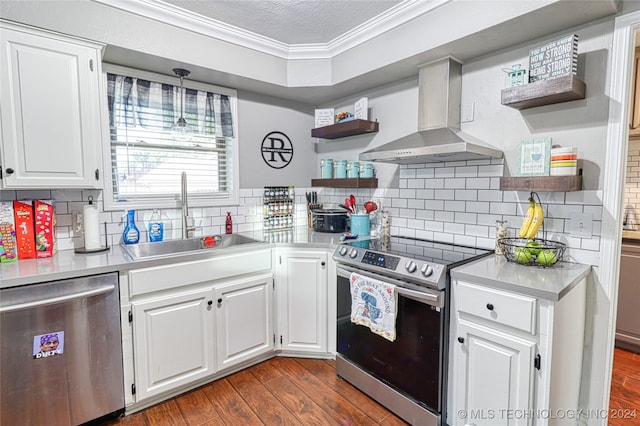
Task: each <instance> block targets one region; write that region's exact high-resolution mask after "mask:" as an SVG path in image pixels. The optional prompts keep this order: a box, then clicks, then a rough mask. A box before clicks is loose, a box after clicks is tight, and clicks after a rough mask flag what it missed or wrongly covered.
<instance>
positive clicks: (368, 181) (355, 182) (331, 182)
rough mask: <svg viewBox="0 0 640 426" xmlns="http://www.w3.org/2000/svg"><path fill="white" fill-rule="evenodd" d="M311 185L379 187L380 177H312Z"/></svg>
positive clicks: (326, 186)
mask: <svg viewBox="0 0 640 426" xmlns="http://www.w3.org/2000/svg"><path fill="white" fill-rule="evenodd" d="M311 186H322V187H325V188H377V187H378V178H345V179H311Z"/></svg>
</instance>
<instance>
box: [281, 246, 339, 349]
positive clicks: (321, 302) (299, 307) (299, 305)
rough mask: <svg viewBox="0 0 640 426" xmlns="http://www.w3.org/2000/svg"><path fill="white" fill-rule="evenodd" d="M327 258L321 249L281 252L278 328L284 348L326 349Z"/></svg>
mask: <svg viewBox="0 0 640 426" xmlns="http://www.w3.org/2000/svg"><path fill="white" fill-rule="evenodd" d="M327 259H328V254H327V253H326V252H321V251H308V252H300V251H297V252H282V254H281V255H280V256H279V258H278V260H279V262H280V265H279V270H280V274H279V277H278V279H279V283H278V290H279V293H280V294H279V306H278V312H279V314H280V316H279V318H280V322H279V331H280V341H281V345H282V346H281V348H282V350H284V351H296V352H311V353H325V352H326V351H327Z"/></svg>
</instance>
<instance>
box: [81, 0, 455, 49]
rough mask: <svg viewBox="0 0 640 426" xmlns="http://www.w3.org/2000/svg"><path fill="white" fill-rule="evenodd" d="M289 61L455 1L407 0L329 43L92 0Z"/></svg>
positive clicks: (161, 6)
mask: <svg viewBox="0 0 640 426" xmlns="http://www.w3.org/2000/svg"><path fill="white" fill-rule="evenodd" d="M92 1H94V2H96V3H100V4H103V5H105V6H109V7H114V8H116V9H120V10H123V11H125V12H129V13H134V14H136V15H140V16H142V17H145V18H149V19H153V20H156V21H159V22H163V23H165V24H168V25H172V26H175V27H177V28H182V29H185V30H188V31H193V32H196V33H199V34H202V35H205V36H208V37H212V38H215V39H218V40H222V41H225V42H228V43H232V44H235V45H238V46H242V47H245V48H248V49H252V50H256V51H259V52H262V53H266V54H268V55H272V56H275V57H278V58H282V59H287V60H309V59H331V58H333V57H334V56H336V55H339V54H341V53H344V52H346V51H347V50H349V49H352V48H354V47H356V46H358V45H360V44H362V43H365V42H366V41H368V40H370V39H372V38H375V37H377V36H379V35H381V34H383V33H385V32H387V31H389V30H392V29H394V28H396V27H398V26H400V25H402V24H404V23H406V22H408V21H410V20H412V19H415V18H416V17H418V16H420V15H423V14H425V13H427V12H429V11H431V10H434V9H436V8H438V7H440V6H441V5H443V4H445V3H448V2H450V1H452V0H405V1H403V2H401V3H399V4H397V5H396V6H394V7H393V8H391V9H389V10H387V11H385V12H384V13H382V14H380V15H378V16H376V17H374V18H372V19H370V20H368V21H366V22H364V23H363V24H361V25H358V26H357V27H355V28H353V29H351V30H349V31H348V32H346V33H344V34H342V35H340V36H338V37H336V38H335V39H333V40H331V41H329V42H327V43H308V44H287V43H282V42H280V41H277V40H274V39H271V38H269V37H265V36H262V35H260V34H256V33H254V32H251V31H247V30H244V29H242V28H238V27H236V26H234V25H229V24H227V23H225V22H222V21H219V20H216V19H212V18H209V17H206V16H203V15H200V14H197V13H194V12H191V11H188V10H186V9H183V8H181V7H178V6H175V5H173V4H169V3H166V2H164V1H162V0H92Z"/></svg>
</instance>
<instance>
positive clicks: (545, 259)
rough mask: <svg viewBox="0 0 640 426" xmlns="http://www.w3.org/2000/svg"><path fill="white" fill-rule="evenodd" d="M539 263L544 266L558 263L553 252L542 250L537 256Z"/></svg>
mask: <svg viewBox="0 0 640 426" xmlns="http://www.w3.org/2000/svg"><path fill="white" fill-rule="evenodd" d="M537 260H538V263H539V264H541V265H543V266H551V265H553V264H555V263H556V262H557V261H558V258H557V257H556V254H555V253H554V252H553V250H542V251H541V252H540V254H538V256H537Z"/></svg>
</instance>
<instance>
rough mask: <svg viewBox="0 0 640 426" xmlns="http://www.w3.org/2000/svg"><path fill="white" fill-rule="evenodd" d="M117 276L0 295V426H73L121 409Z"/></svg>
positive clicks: (25, 288) (18, 289)
mask: <svg viewBox="0 0 640 426" xmlns="http://www.w3.org/2000/svg"><path fill="white" fill-rule="evenodd" d="M119 311H120V310H119V291H118V276H117V274H116V273H111V274H103V275H94V276H89V277H82V278H76V279H72V280H64V281H52V282H48V283H43V284H34V285H26V286H21V287H12V288H7V289H2V290H0V343H1V344H2V346H1V348H2V349H1V353H0V358H1V363H0V383H1V386H2V387H1V388H0V424H2V425H33V426H35V425H78V424H81V423H84V422H87V421H90V420H93V419H95V418H98V417H102V416H104V415H107V414H110V413H114V412H119V411H120V410H122V409H123V408H124V386H123V373H122V341H121V332H120V314H119Z"/></svg>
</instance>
